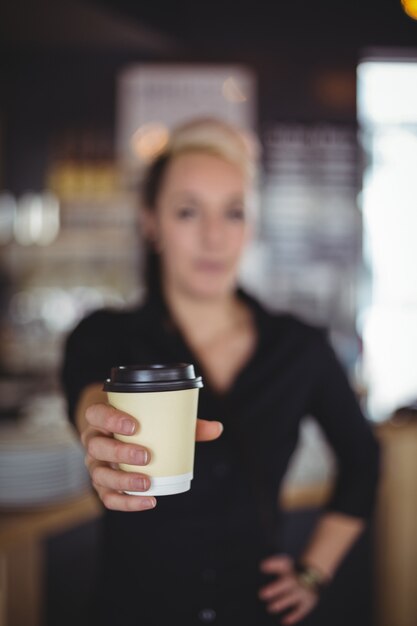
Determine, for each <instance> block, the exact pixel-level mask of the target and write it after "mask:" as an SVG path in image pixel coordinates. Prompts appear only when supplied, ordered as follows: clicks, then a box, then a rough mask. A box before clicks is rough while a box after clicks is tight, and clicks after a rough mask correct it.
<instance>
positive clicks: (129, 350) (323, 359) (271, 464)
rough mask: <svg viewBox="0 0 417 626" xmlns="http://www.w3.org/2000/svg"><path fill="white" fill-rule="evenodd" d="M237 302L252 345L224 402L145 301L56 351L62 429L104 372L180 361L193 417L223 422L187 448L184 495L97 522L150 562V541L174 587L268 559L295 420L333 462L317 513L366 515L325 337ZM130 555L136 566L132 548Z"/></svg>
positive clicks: (164, 315) (370, 451) (358, 423)
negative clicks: (191, 391) (195, 399)
mask: <svg viewBox="0 0 417 626" xmlns="http://www.w3.org/2000/svg"><path fill="white" fill-rule="evenodd" d="M239 295H240V297H241V298H243V299H244V300H245V301H246V303H247V304H248V306H249V307H250V309H251V310H252V312H253V315H254V320H255V324H256V329H257V333H258V341H257V345H256V349H255V351H254V352H253V354H252V356H251V357H250V358H249V360H248V362H247V363H246V364H245V365H244V367H243V368H242V369H241V371H240V372H239V374H238V375H237V377H236V378H235V380H234V382H233V383H232V385H231V387H230V388H229V390H228V391H227V392H226V393H217V392H216V391H215V390H214V389H213V388H211V387H210V381H209V380H207V379H205V373H204V370H203V368H202V367H201V364H200V363H199V362H198V360H197V359H196V358H195V356H194V355H193V354H192V353H191V351H190V349H189V348H188V346H187V345H186V342H185V341H184V339H183V337H182V336H181V334H180V333H179V331H178V330H177V329H176V328H175V326H174V325H173V323H172V322H171V320H170V317H169V312H168V310H167V308H166V306H165V304H164V302H163V301H162V300H161V299H159V298H157V297H155V296H153V297H152V298H150V299H149V300H148V301H147V302H146V303H145V304H144V305H143V306H141V307H140V308H139V309H136V310H132V311H124V312H120V311H117V312H116V311H108V310H105V311H99V312H96V313H93V314H92V315H90V316H89V317H87V318H86V319H84V320H83V321H82V322H81V323H80V324H79V325H78V327H77V328H76V329H75V331H74V332H73V333H72V334H71V335H70V336H69V338H68V341H67V345H66V350H65V359H64V366H63V372H62V380H63V385H64V388H65V390H66V394H67V398H68V406H69V414H70V416H71V417H72V418H73V416H74V411H75V407H76V404H77V400H78V397H79V395H80V392H81V390H82V389H83V387H85V386H86V385H87V384H89V383H92V382H102V381H103V380H104V379H105V378H107V377H108V375H109V370H110V368H111V367H112V366H114V365H120V364H129V363H130V364H133V363H146V362H164V361H165V362H177V361H185V362H191V363H193V364H194V365H195V368H196V371H197V373H198V374H200V375H202V376H203V381H204V382H205V386H204V388H203V389H202V390H201V392H200V399H199V417H200V418H204V419H208V420H212V419H216V420H220V421H222V422H223V424H224V432H223V434H222V435H221V437H220V438H219V439H218V440H216V441H212V442H204V443H203V442H202V443H197V444H196V456H195V466H194V479H193V481H192V486H191V490H190V491H189V492H187V493H185V494H179V495H175V496H169V497H159V498H157V500H158V504H157V506H156V508H155V509H153V510H151V511H146V512H141V513H138V514H133V515H132V514H123V513H115V512H108V513H107V517H108V524H109V526H108V528H111V529H113V530H115V529H119V532H123V533H126V532H127V533H129V530H128V529H129V528H130V529H131V540H132V541H133V542H134V535H135V536H137V534H138V528H140V529H141V532H143V533H146V535H147V536H148V537H149V538H150V540H149V542H146V543H147V545H148V546H153V547H152V548H149V553H151V552H152V550H155V543H152V537H154V538H155V541H156V538H157V545H158V550H159V552H160V553H161V554H164V555H166V563H165V566H164V564H163V561H162V565H161V563H160V567H162V568H163V567H166V568H167V569H168V570H169V569H171V570H172V568H173V562H174V563H175V564H176V566H175V567H176V569H175V570H174V573H175V574H176V575H177V572H178V568H179V569H183V570H184V569H186V570H187V571H188V572H189V573H190V572H191V573H193V572H194V573H195V575H197V573H198V572H200V573H201V571H212V570H213V568H216V567H218V566H219V563H220V564H221V567H222V568H226V569H227V568H228V567H232V566H234V565H233V564H236V559H237V558H238V561H239V562H242V567H244V566H243V562H244V561H245V562H246V561H248V562H249V561H250V560H251V559H252V560H254V561H255V560H259V558H261V557H262V556H265V555H267V554H271V553H273V552H275V551H276V550H277V548H278V547H279V534H278V529H279V512H278V504H277V501H278V499H277V494H278V492H279V488H280V485H281V482H282V479H283V477H284V474H285V472H286V469H287V467H288V462H289V460H290V457H291V455H292V453H293V451H294V449H295V447H296V444H297V438H298V432H299V426H300V421H301V419H302V418H303V417H304V416H306V415H311V416H313V417H314V418H315V419H316V420H317V421H318V422H319V424H320V426H321V427H322V429H323V431H324V434H325V436H326V438H327V440H328V442H329V443H330V445H331V447H332V448H333V450H334V452H335V455H336V460H337V476H336V481H335V485H334V489H333V493H332V496H331V498H330V500H329V502H328V504H327V509H329V510H332V511H338V512H341V513H345V514H347V515H351V516H355V517H360V518H367V517H369V516H370V514H371V512H372V509H373V504H374V499H375V491H376V483H377V477H378V446H377V443H376V440H375V438H374V436H373V434H372V430H371V427H370V425H369V424H368V422H367V421H366V419H365V418H364V416H363V414H362V412H361V410H360V407H359V405H358V402H357V400H356V398H355V395H354V393H353V392H352V390H351V388H350V386H349V383H348V381H347V378H346V375H345V373H344V370H343V368H342V367H341V365H340V363H339V361H338V359H337V358H336V356H335V354H334V351H333V350H332V348H331V347H330V345H329V343H328V341H327V338H326V334H325V333H324V332H323V331H322V330H321V329H318V328H316V327H313V326H311V325H309V324H306V323H304V322H301V321H300V320H298V319H297V318H296V317H294V316H292V315H286V314H285V315H284V314H270V313H269V312H267V311H266V310H265V309H264V308H263V307H262V306H261V305H260V304H259V303H258V302H257V301H256V300H254V299H253V298H252V297H250V296H248V295H247V294H245V293H244V292H242V291H239ZM144 471H145V472H146V468H144ZM173 535H174V536H175V537H176V540H175V542H173V541H172V536H173ZM191 535H192V537H193V538H192V540H190V539H189V538H190V536H191ZM168 536H169V537H170V539H168V538H167V537H168ZM186 537H187V539H186ZM185 542H186V545H187V548H186V549H184V543H185ZM175 543H176V544H178V546H181V551H180V550H179V548H178V552H176V547H175V545H174V544H175ZM243 545H244V546H245V549H244V550H243V551H242V546H243ZM136 548H137V550H139V551H141V554H142V558H146V554H147V548H146V546H145V545H143V542H137V545H136ZM243 553H244V554H243ZM179 562H180V563H181V567H179Z"/></svg>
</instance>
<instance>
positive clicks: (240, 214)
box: [226, 207, 245, 220]
mask: <svg viewBox="0 0 417 626" xmlns="http://www.w3.org/2000/svg"><path fill="white" fill-rule="evenodd" d="M226 216H227V218H228V219H231V220H243V219H245V210H244V208H243V207H230V209H228V210H227V212H226Z"/></svg>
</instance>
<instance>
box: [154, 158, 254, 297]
mask: <svg viewBox="0 0 417 626" xmlns="http://www.w3.org/2000/svg"><path fill="white" fill-rule="evenodd" d="M247 196H248V188H247V179H246V178H245V176H244V174H243V172H242V171H241V170H240V169H239V168H238V167H237V166H236V165H233V164H231V163H229V162H227V161H225V160H223V159H222V158H220V157H217V156H212V155H209V154H205V153H202V152H201V153H200V152H195V153H191V152H190V153H186V154H182V155H179V156H177V157H175V158H174V159H173V160H172V161H171V163H170V164H169V165H168V167H167V170H166V172H165V176H164V178H163V185H162V188H161V190H160V192H159V195H158V198H157V205H156V208H155V210H154V211H152V212H151V211H147V212H146V213H147V219H148V230H149V232H150V233H151V236H152V238H153V239H154V241H155V245H156V249H157V251H158V252H159V253H160V257H161V267H162V282H163V284H164V285H165V286H168V287H171V288H175V289H179V290H181V291H182V292H186V293H187V294H188V295H192V296H197V297H217V296H223V295H226V294H228V293H230V292H231V291H232V290H233V289H234V287H235V284H236V277H237V272H238V267H239V260H240V257H241V255H242V251H243V249H244V246H245V243H246V241H247V238H248V233H249V224H248V207H247Z"/></svg>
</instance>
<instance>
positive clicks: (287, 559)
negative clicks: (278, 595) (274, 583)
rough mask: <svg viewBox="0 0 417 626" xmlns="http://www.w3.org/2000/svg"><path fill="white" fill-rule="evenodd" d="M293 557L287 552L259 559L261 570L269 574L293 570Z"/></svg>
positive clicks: (285, 572) (286, 572)
mask: <svg viewBox="0 0 417 626" xmlns="http://www.w3.org/2000/svg"><path fill="white" fill-rule="evenodd" d="M293 564H294V559H293V558H292V557H291V556H289V555H287V554H277V555H276V556H271V557H268V558H267V559H264V560H263V561H261V565H260V568H261V571H262V572H265V573H269V574H289V573H290V572H292V570H293Z"/></svg>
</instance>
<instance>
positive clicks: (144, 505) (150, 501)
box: [97, 488, 156, 511]
mask: <svg viewBox="0 0 417 626" xmlns="http://www.w3.org/2000/svg"><path fill="white" fill-rule="evenodd" d="M97 492H98V495H99V496H100V499H101V501H102V502H103V504H104V506H105V507H106V508H107V509H112V510H114V511H146V510H147V509H153V508H155V506H156V498H154V497H153V496H129V495H124V494H122V493H119V492H117V491H111V490H108V489H103V488H99V489H98V490H97Z"/></svg>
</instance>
